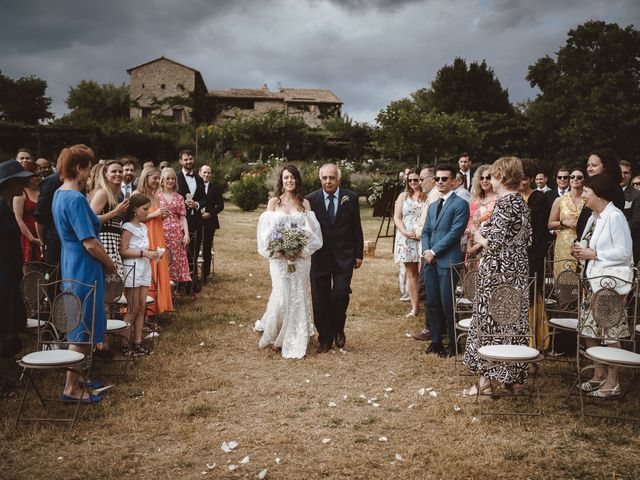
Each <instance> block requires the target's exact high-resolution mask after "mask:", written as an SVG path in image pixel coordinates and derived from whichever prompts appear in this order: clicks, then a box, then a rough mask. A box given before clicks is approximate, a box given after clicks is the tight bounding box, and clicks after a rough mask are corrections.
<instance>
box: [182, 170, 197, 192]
mask: <svg viewBox="0 0 640 480" xmlns="http://www.w3.org/2000/svg"><path fill="white" fill-rule="evenodd" d="M182 173H183V174H184V179H185V181H186V182H187V186H188V187H189V192H191V195H195V193H196V187H197V186H198V185H197V183H196V177H195V176H194V173H193V170H192V171H191V173H189V172H187V171H186V170H185V169H184V168H183V169H182Z"/></svg>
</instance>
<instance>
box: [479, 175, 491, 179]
mask: <svg viewBox="0 0 640 480" xmlns="http://www.w3.org/2000/svg"><path fill="white" fill-rule="evenodd" d="M480 180H491V175H487V176H486V177H483V176H481V177H480Z"/></svg>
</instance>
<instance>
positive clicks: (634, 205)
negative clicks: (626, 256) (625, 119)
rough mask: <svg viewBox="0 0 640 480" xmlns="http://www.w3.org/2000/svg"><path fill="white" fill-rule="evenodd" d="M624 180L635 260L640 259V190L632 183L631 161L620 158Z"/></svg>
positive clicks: (623, 187) (626, 212) (626, 213)
mask: <svg viewBox="0 0 640 480" xmlns="http://www.w3.org/2000/svg"><path fill="white" fill-rule="evenodd" d="M620 173H621V175H622V181H621V182H620V186H621V187H622V191H623V192H624V211H623V213H624V216H625V217H626V219H627V222H629V229H630V230H631V239H632V240H633V260H634V262H636V263H637V262H638V260H640V192H638V191H637V190H636V189H635V188H633V186H632V185H631V176H632V170H631V162H628V161H627V160H620Z"/></svg>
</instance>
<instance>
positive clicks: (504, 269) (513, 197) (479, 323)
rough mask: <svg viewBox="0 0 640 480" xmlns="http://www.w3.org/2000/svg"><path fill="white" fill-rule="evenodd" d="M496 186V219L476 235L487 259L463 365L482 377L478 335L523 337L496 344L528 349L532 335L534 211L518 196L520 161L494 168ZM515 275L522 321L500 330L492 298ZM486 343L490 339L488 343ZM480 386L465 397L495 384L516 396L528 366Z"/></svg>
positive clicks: (490, 374)
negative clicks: (499, 279)
mask: <svg viewBox="0 0 640 480" xmlns="http://www.w3.org/2000/svg"><path fill="white" fill-rule="evenodd" d="M489 172H490V174H491V184H492V185H493V190H494V191H495V192H496V194H497V195H498V200H497V201H496V204H495V207H494V209H493V213H492V214H491V218H490V219H489V220H488V221H487V222H486V223H485V224H484V225H483V226H482V227H481V228H480V230H479V231H478V232H477V233H476V234H475V237H474V240H475V242H476V243H479V244H480V245H482V249H483V253H482V257H481V258H480V265H479V267H478V276H477V284H476V298H475V301H474V302H473V316H472V319H471V326H470V328H469V336H468V337H467V346H466V351H465V354H464V363H465V364H466V365H467V367H469V370H470V371H471V372H472V373H474V374H477V373H478V370H479V369H480V368H481V364H480V362H479V359H478V348H480V347H481V346H483V345H480V344H479V338H478V332H479V329H482V333H483V336H484V335H522V336H523V337H522V338H508V337H506V338H502V339H501V338H496V337H493V338H492V339H491V340H492V342H493V343H494V344H496V343H501V342H504V343H511V342H513V343H516V344H527V343H528V342H527V339H525V338H524V336H526V335H528V333H529V331H530V330H529V315H528V310H529V302H528V298H529V288H528V281H527V279H528V275H529V262H528V257H527V247H528V246H529V245H530V244H531V223H530V215H529V207H528V206H527V204H526V203H525V201H524V200H523V198H522V196H521V195H520V193H519V192H518V189H519V188H520V184H521V181H522V175H523V172H522V164H521V162H520V159H518V158H516V157H503V158H500V159H498V160H496V162H495V163H494V164H493V165H492V166H491V169H490V170H489ZM500 273H504V274H511V275H513V274H516V275H518V277H517V278H516V279H515V281H514V282H513V284H512V285H513V286H514V287H515V288H516V289H518V290H519V291H520V293H522V295H524V297H525V299H526V300H527V301H524V302H522V305H521V308H520V317H519V320H518V321H517V322H516V323H515V324H514V325H507V326H499V325H498V324H497V323H496V322H495V321H494V320H493V318H492V315H491V313H490V312H489V300H490V298H491V292H492V291H493V289H494V288H495V287H496V286H497V283H496V279H495V278H489V277H491V276H492V275H496V274H500ZM485 338H486V337H485ZM481 374H482V376H481V379H480V383H479V385H473V386H472V387H471V388H469V389H466V390H464V392H463V395H464V396H472V395H477V394H478V393H480V394H490V393H492V388H491V382H490V380H495V381H497V382H499V383H502V384H506V385H509V386H512V388H513V389H514V390H516V389H521V388H523V385H522V384H523V383H524V381H525V379H526V376H527V365H526V364H525V363H512V364H495V365H493V366H491V368H487V369H483V370H482V371H481Z"/></svg>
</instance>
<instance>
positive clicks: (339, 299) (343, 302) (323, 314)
mask: <svg viewBox="0 0 640 480" xmlns="http://www.w3.org/2000/svg"><path fill="white" fill-rule="evenodd" d="M352 277H353V270H348V271H344V270H334V271H332V272H313V271H312V272H311V297H312V300H313V317H314V323H315V325H316V329H317V330H318V337H319V341H320V344H321V345H329V346H331V345H332V344H333V341H334V340H335V338H336V335H337V334H338V333H343V332H344V324H345V322H346V319H347V307H348V306H349V295H350V294H351V278H352Z"/></svg>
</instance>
